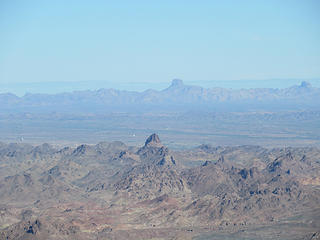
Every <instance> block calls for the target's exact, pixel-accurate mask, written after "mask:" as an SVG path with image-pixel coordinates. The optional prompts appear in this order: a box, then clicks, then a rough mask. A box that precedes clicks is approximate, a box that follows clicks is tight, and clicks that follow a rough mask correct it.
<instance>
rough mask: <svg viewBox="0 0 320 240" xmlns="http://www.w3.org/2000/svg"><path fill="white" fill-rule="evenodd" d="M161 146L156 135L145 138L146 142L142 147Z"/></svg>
mask: <svg viewBox="0 0 320 240" xmlns="http://www.w3.org/2000/svg"><path fill="white" fill-rule="evenodd" d="M160 145H161V141H160V138H159V136H158V135H157V134H155V133H154V134H152V135H150V136H149V137H148V138H147V140H146V142H145V144H144V146H146V147H147V146H160Z"/></svg>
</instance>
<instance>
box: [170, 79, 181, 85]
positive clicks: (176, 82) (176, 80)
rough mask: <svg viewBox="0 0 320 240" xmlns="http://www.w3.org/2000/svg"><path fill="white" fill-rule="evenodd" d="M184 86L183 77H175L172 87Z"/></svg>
mask: <svg viewBox="0 0 320 240" xmlns="http://www.w3.org/2000/svg"><path fill="white" fill-rule="evenodd" d="M182 86H184V84H183V81H182V80H181V79H173V80H172V82H171V86H170V87H182Z"/></svg>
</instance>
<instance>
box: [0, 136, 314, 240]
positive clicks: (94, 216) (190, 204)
mask: <svg viewBox="0 0 320 240" xmlns="http://www.w3.org/2000/svg"><path fill="white" fill-rule="evenodd" d="M0 176H1V180H0V202H1V204H0V239H152V238H157V239H192V238H194V239H257V238H258V237H259V239H272V238H273V239H319V229H320V150H319V149H317V148H285V149H265V148H262V147H257V146H240V147H214V146H210V145H201V146H199V147H198V148H195V149H192V150H185V151H179V152H178V151H176V152H175V151H171V150H169V149H168V148H167V147H165V146H163V145H162V143H161V141H160V139H159V137H158V136H157V135H156V134H153V135H151V136H150V137H149V138H148V139H147V140H146V142H145V145H144V146H142V147H140V148H138V147H128V146H127V145H125V144H124V143H122V142H112V143H106V142H102V143H99V144H97V145H80V146H78V147H76V148H70V147H65V148H63V149H56V148H54V147H52V146H50V145H48V144H43V145H40V146H36V147H34V146H31V145H27V144H0ZM272 229H276V231H273V230H272Z"/></svg>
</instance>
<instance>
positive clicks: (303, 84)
mask: <svg viewBox="0 0 320 240" xmlns="http://www.w3.org/2000/svg"><path fill="white" fill-rule="evenodd" d="M311 87H312V86H311V83H309V82H306V81H303V82H301V84H300V88H311Z"/></svg>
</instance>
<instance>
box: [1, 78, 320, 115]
mask: <svg viewBox="0 0 320 240" xmlns="http://www.w3.org/2000/svg"><path fill="white" fill-rule="evenodd" d="M319 99H320V89H319V88H315V87H312V86H311V84H310V83H308V82H302V83H301V84H300V85H299V86H292V87H289V88H285V89H273V88H255V89H227V88H203V87H200V86H191V85H185V84H184V83H183V81H182V80H179V79H174V80H173V81H172V83H171V85H170V86H169V87H168V88H166V89H163V90H161V91H157V90H146V91H144V92H134V91H124V90H116V89H99V90H95V91H91V90H87V91H75V92H69V93H60V94H37V93H34V94H31V93H28V94H25V95H24V96H23V97H18V96H15V95H14V94H11V93H2V94H0V109H7V108H8V107H11V108H17V109H20V108H22V107H26V109H28V110H37V109H42V110H44V109H45V108H44V107H51V108H53V109H51V110H54V111H58V110H59V108H60V110H62V109H63V108H68V110H69V111H70V110H71V111H77V110H78V107H77V106H79V104H81V106H82V109H83V111H84V110H86V111H89V112H92V111H95V110H98V109H100V108H101V107H103V106H105V107H106V106H108V107H109V108H113V107H115V106H117V107H118V108H119V107H120V106H122V110H127V111H129V110H130V109H132V107H134V106H135V105H139V106H143V107H144V108H145V107H147V106H154V105H158V107H161V108H164V107H166V108H168V106H171V107H173V106H175V107H174V108H178V109H181V108H183V105H186V104H188V105H189V108H192V105H195V104H196V105H198V107H199V104H200V105H206V106H208V105H211V106H214V105H216V104H218V105H219V104H236V105H239V104H248V103H252V104H254V106H257V104H258V105H259V107H264V108H266V107H268V108H269V107H270V106H266V104H267V105H273V106H277V105H276V104H278V105H279V104H281V106H282V105H283V107H284V106H285V107H286V108H288V107H290V108H294V107H295V108H297V107H298V106H294V104H298V105H299V104H302V103H303V104H304V105H306V104H307V106H309V107H310V106H313V107H315V105H314V103H315V102H317V101H318V100H319ZM129 106H131V108H130V107H129ZM71 107H73V108H71ZM90 107H91V108H90ZM242 107H243V106H242ZM184 108H186V106H184ZM134 109H139V108H136V107H134ZM100 110H101V109H100Z"/></svg>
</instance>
